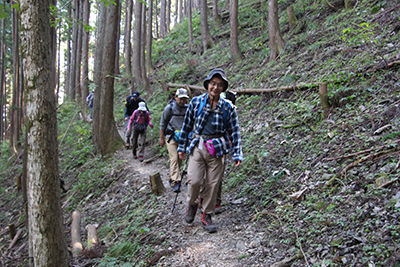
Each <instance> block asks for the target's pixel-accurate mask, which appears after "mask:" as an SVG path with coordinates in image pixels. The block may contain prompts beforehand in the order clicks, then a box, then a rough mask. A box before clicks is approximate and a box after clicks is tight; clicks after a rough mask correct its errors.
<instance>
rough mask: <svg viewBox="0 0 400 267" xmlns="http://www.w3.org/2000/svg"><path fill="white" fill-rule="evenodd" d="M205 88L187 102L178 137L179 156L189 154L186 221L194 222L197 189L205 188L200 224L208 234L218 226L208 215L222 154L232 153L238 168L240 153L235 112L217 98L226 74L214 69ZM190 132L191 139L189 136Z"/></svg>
mask: <svg viewBox="0 0 400 267" xmlns="http://www.w3.org/2000/svg"><path fill="white" fill-rule="evenodd" d="M204 87H205V88H206V89H207V90H208V93H206V94H202V95H200V96H197V97H195V98H193V99H192V100H191V101H190V103H189V106H188V109H187V111H186V115H185V119H184V121H183V126H182V130H181V134H180V139H179V146H178V155H179V157H180V159H181V160H184V159H185V157H186V154H185V153H188V154H189V155H188V156H189V166H188V181H189V182H188V183H189V188H188V200H189V201H188V202H189V203H188V208H187V212H186V216H185V221H186V222H187V223H192V222H193V220H194V218H195V215H196V211H197V207H198V204H197V200H198V197H199V193H200V189H201V187H202V186H203V185H204V192H203V193H202V197H203V203H202V207H201V209H202V215H201V222H202V224H203V227H204V229H205V230H206V231H207V232H209V233H213V232H216V231H217V227H216V226H215V225H214V224H213V222H212V220H211V215H212V214H213V213H214V209H215V203H216V198H217V190H218V183H219V182H220V181H221V179H222V176H223V171H224V163H223V155H224V154H227V153H228V152H229V151H230V150H232V158H233V160H234V161H235V166H236V167H237V166H239V165H240V163H241V161H242V160H243V154H242V148H241V139H240V129H239V120H238V117H237V114H236V109H235V108H234V107H233V105H232V103H231V102H230V101H226V100H225V99H223V98H222V97H220V95H221V93H222V92H224V91H226V89H227V88H228V80H227V78H226V76H225V72H224V71H223V70H222V69H213V70H212V71H211V72H210V74H209V75H208V77H207V78H206V79H205V80H204ZM192 131H193V135H192V139H191V140H190V139H189V133H190V132H192ZM228 136H229V139H230V141H231V142H232V146H231V145H230V144H229V141H228Z"/></svg>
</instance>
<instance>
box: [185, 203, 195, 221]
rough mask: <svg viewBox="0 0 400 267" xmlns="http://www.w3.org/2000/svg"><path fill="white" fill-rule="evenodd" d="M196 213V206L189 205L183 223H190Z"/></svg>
mask: <svg viewBox="0 0 400 267" xmlns="http://www.w3.org/2000/svg"><path fill="white" fill-rule="evenodd" d="M196 211H197V205H189V206H188V209H187V212H186V216H185V221H186V222H187V223H192V222H193V221H194V216H196Z"/></svg>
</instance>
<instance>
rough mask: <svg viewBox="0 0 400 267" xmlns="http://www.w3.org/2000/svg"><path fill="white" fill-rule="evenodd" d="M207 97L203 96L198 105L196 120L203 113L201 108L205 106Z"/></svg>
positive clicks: (206, 95)
mask: <svg viewBox="0 0 400 267" xmlns="http://www.w3.org/2000/svg"><path fill="white" fill-rule="evenodd" d="M207 97H208V94H205V96H204V97H203V99H202V100H201V101H200V105H199V109H198V110H197V114H196V118H197V117H198V116H200V114H201V112H202V111H203V108H204V107H205V106H206V103H207Z"/></svg>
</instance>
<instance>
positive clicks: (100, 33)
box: [92, 2, 107, 152]
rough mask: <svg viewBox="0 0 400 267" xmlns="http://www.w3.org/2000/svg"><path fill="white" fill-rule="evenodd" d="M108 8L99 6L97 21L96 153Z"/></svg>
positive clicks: (94, 111) (99, 145)
mask: <svg viewBox="0 0 400 267" xmlns="http://www.w3.org/2000/svg"><path fill="white" fill-rule="evenodd" d="M106 15H107V14H106V7H105V3H104V2H103V3H101V4H99V15H98V20H97V25H98V29H97V38H96V50H95V54H94V73H93V76H94V77H93V79H94V83H95V86H96V90H95V91H94V95H93V120H92V138H93V143H94V145H95V147H96V152H100V147H101V140H100V99H101V97H102V95H101V90H100V86H101V81H102V80H101V79H102V66H103V62H102V60H103V48H104V41H105V40H104V33H105V25H106V23H107V22H106Z"/></svg>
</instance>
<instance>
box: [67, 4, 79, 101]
mask: <svg viewBox="0 0 400 267" xmlns="http://www.w3.org/2000/svg"><path fill="white" fill-rule="evenodd" d="M73 1H74V3H73V7H72V9H73V23H72V38H71V41H72V49H71V69H70V73H69V86H70V88H69V92H70V94H69V97H70V99H71V100H75V98H76V68H77V64H78V63H77V62H76V59H77V56H76V54H77V49H78V14H79V13H78V12H79V8H78V0H73Z"/></svg>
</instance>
